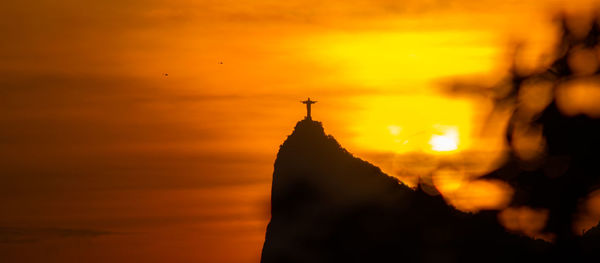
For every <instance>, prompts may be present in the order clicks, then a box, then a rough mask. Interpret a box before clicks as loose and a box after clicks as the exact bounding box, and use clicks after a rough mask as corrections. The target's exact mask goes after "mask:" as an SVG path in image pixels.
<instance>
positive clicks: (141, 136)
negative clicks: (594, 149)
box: [0, 0, 594, 262]
mask: <svg viewBox="0 0 600 263" xmlns="http://www.w3.org/2000/svg"><path fill="white" fill-rule="evenodd" d="M592 2H594V1H591V0H585V1H559V0H553V1H537V0H524V1H523V0H521V1H493V0H483V1H469V0H454V1H435V0H431V1H422V0H409V1H393V0H352V1H341V0H332V1H318V0H306V1H296V0H291V1H279V0H242V1H239V0H238V1H233V0H214V1H213V0H195V1H190V0H169V1H166V0H150V1H137V0H128V1H114V0H108V1H99V0H92V1H75V0H64V1H58V2H57V1H48V0H36V1H27V0H26V1H12V2H10V3H7V4H6V5H5V6H4V7H3V8H2V9H1V10H0V32H1V33H2V35H3V37H2V40H1V41H0V104H1V105H2V106H1V107H2V110H0V120H1V121H2V129H0V144H1V145H0V146H1V147H0V149H1V150H0V156H1V157H2V158H0V160H1V161H0V167H2V168H0V169H1V170H0V179H2V181H3V182H4V183H3V184H2V185H0V210H2V211H3V216H2V217H1V218H0V227H22V228H27V229H28V228H36V227H46V228H84V229H99V230H105V231H111V232H115V233H119V234H110V235H102V236H99V237H86V236H82V237H77V238H66V239H65V238H61V237H60V236H61V235H60V233H56V234H55V235H53V234H51V233H50V234H46V235H45V236H44V237H43V238H41V239H40V241H38V242H33V243H27V244H25V245H24V244H19V243H18V242H15V243H6V244H5V243H1V244H0V255H5V256H6V257H5V258H9V259H11V258H14V257H18V256H19V255H28V257H29V259H31V261H39V260H40V258H36V257H38V256H36V255H45V256H44V257H45V258H44V261H46V262H81V261H85V262H108V261H110V262H131V261H139V262H177V261H180V262H190V261H197V262H256V261H257V259H258V257H259V255H260V249H261V246H262V241H263V238H264V231H265V227H266V222H267V220H268V202H269V192H270V183H271V173H272V163H273V161H274V158H275V154H276V152H277V150H278V147H279V145H280V144H281V143H282V141H283V140H284V139H285V138H286V135H288V134H289V133H290V132H291V129H292V128H293V125H294V124H295V123H296V122H297V121H298V120H300V119H301V118H302V117H303V115H304V108H303V105H302V104H300V103H299V101H300V100H302V99H305V98H306V97H308V96H310V97H311V98H313V99H316V100H318V101H319V103H318V104H316V105H314V108H313V117H314V119H316V120H319V121H322V122H323V123H324V126H325V129H326V132H327V133H330V134H332V135H334V136H335V137H336V139H338V141H339V142H340V143H341V144H342V145H343V146H344V147H346V148H347V149H348V150H349V151H350V152H353V153H355V154H356V155H357V156H358V157H361V158H364V159H366V160H369V161H371V162H373V163H374V164H375V165H378V166H381V167H382V168H383V169H384V170H385V171H386V172H388V173H390V174H392V175H395V176H399V177H400V178H405V179H406V181H407V183H409V184H413V185H414V180H413V181H411V180H410V176H408V177H403V176H404V175H405V174H404V175H403V174H402V173H401V172H402V171H405V172H406V169H405V168H406V167H407V166H410V162H411V160H412V159H410V158H408V157H407V158H408V159H404V157H403V158H400V159H399V157H401V156H404V155H407V154H412V153H415V154H417V155H414V156H413V157H411V158H416V159H419V158H420V159H419V160H421V161H419V164H420V166H419V167H412V168H413V169H414V170H411V172H412V171H416V172H417V173H418V172H419V171H424V170H427V169H429V168H428V167H427V165H428V163H429V161H423V160H433V159H435V158H449V159H452V158H459V157H460V156H463V155H462V154H467V153H473V152H479V153H481V152H482V151H491V152H495V153H486V154H481V156H483V157H481V160H485V162H483V161H482V162H483V163H484V164H485V165H483V166H482V167H479V166H478V167H465V168H461V169H464V171H463V170H461V171H458V173H459V174H464V176H463V175H461V176H445V177H440V178H443V180H442V179H440V178H438V179H439V180H437V179H436V180H433V183H434V184H436V182H437V184H438V187H439V188H440V190H443V191H442V192H443V193H442V194H445V197H446V198H450V197H451V196H454V195H456V189H459V188H460V185H467V184H472V187H470V188H469V189H471V190H470V191H466V192H464V193H463V194H462V195H461V196H457V197H456V198H454V199H451V200H449V202H451V203H453V204H454V205H457V206H458V205H461V204H463V205H464V208H465V209H466V210H469V209H472V207H471V205H472V204H471V203H468V202H466V203H465V200H467V199H469V195H474V196H477V195H481V194H482V193H481V190H482V189H491V191H488V192H485V193H483V195H485V194H488V195H491V194H493V193H498V194H497V195H493V196H487V197H486V198H488V197H489V198H488V199H486V200H496V201H497V202H496V203H495V204H489V203H484V204H483V206H494V205H498V204H504V203H506V200H505V199H503V197H504V196H506V195H508V194H509V193H510V189H506V188H505V186H504V185H501V184H493V183H492V182H482V181H475V182H470V181H468V180H463V179H464V178H471V179H472V178H473V177H476V176H477V175H478V174H479V175H480V174H482V173H483V172H485V171H487V170H489V169H490V167H494V163H495V162H496V161H497V160H498V159H499V158H501V156H500V155H499V154H498V151H499V150H501V149H502V147H501V142H502V137H501V136H502V135H503V134H502V131H503V127H504V126H503V123H504V121H505V119H506V116H507V115H506V114H499V115H498V116H491V117H492V118H491V119H493V120H495V121H492V122H491V124H489V125H488V126H486V127H484V126H483V124H482V121H483V120H484V119H488V117H490V116H489V115H488V114H489V113H490V111H491V107H492V106H491V104H490V102H489V101H486V100H484V99H476V98H470V97H450V96H447V95H445V94H443V93H442V92H441V91H440V87H442V86H443V85H444V83H448V81H452V80H453V79H455V78H461V79H466V80H470V81H473V80H475V81H478V82H482V83H494V82H495V81H497V80H498V79H499V78H500V76H501V73H502V72H503V71H504V70H505V69H506V68H507V67H508V61H507V58H509V57H510V54H511V50H510V49H511V47H512V46H514V44H515V43H518V42H521V41H524V42H525V43H526V45H525V46H524V50H526V52H525V53H526V55H525V56H523V57H520V58H518V59H521V60H523V61H524V62H525V64H527V63H531V64H535V63H536V62H537V59H538V58H539V57H540V55H541V54H542V53H543V51H544V50H548V48H550V47H551V45H552V38H551V37H549V36H551V35H552V32H554V30H555V29H554V28H553V27H552V23H551V18H552V14H553V12H555V11H556V10H558V9H562V8H566V9H569V10H586V9H589V7H590V6H591V3H592ZM220 62H223V64H221V63H220ZM165 73H166V74H168V76H165ZM488 120H489V119H488ZM487 154H491V155H487ZM415 156H416V157H415ZM490 156H493V157H492V158H490ZM431 158H433V159H431ZM471 158H475V157H473V156H471ZM477 158H479V157H477ZM435 160H437V159H435ZM431 162H433V161H431ZM399 171H400V172H399ZM456 173H457V172H456V171H452V172H450V173H449V174H456ZM413 179H414V178H413ZM434 179H435V178H434ZM439 182H444V183H439ZM490 185H493V186H490ZM444 191H446V192H444ZM132 251H134V252H132ZM232 251H235V253H232ZM40 257H41V256H40Z"/></svg>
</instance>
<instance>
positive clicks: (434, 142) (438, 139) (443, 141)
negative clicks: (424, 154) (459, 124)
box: [429, 127, 458, 152]
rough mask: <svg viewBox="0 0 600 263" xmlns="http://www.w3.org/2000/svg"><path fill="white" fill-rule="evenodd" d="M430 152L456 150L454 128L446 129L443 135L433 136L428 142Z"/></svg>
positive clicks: (456, 142)
mask: <svg viewBox="0 0 600 263" xmlns="http://www.w3.org/2000/svg"><path fill="white" fill-rule="evenodd" d="M429 145H431V150H433V151H436V152H451V151H455V150H457V149H458V131H457V129H456V128H454V127H452V128H446V130H445V131H444V133H443V134H441V135H438V134H434V135H432V136H431V139H430V140H429Z"/></svg>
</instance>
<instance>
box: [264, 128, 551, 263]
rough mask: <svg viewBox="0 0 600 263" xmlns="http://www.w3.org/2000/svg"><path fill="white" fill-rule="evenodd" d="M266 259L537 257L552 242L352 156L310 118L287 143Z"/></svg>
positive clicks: (270, 262)
mask: <svg viewBox="0 0 600 263" xmlns="http://www.w3.org/2000/svg"><path fill="white" fill-rule="evenodd" d="M271 216H272V217H271V222H270V223H269V225H268V227H267V233H266V239H265V243H264V247H263V251H262V259H261V262H262V263H281V262H525V261H529V262H532V261H534V262H538V261H541V260H544V261H552V260H551V259H552V258H553V256H554V255H553V253H552V245H551V244H550V243H547V242H545V241H542V240H533V239H530V238H528V237H524V236H518V235H514V234H511V233H508V232H507V231H506V230H505V229H504V228H503V227H502V226H500V225H499V224H498V223H497V217H496V213H495V212H491V211H487V212H486V211H484V212H480V213H477V214H469V213H464V212H461V211H458V210H455V209H454V208H452V207H450V206H448V205H447V204H446V203H445V202H444V200H443V199H442V197H440V196H439V195H438V196H431V195H428V194H426V193H425V192H424V191H422V190H421V189H419V188H417V189H411V188H409V187H407V186H406V185H404V184H402V183H401V182H399V181H398V180H397V179H395V178H393V177H390V176H387V175H386V174H384V173H383V172H382V171H381V170H380V169H379V168H377V167H375V166H373V165H372V164H370V163H368V162H366V161H363V160H361V159H359V158H356V157H354V156H352V154H350V153H349V152H348V151H346V150H345V149H344V148H342V147H341V146H340V144H339V143H338V142H337V141H336V140H335V139H334V138H333V137H332V136H329V135H326V134H325V132H324V129H323V126H322V124H321V123H320V122H317V121H312V120H309V119H304V120H302V121H300V122H298V124H297V125H296V127H295V129H294V131H293V133H292V134H291V135H290V136H289V137H288V138H287V140H286V141H285V142H284V143H283V144H282V145H281V148H280V150H279V153H278V155H277V160H276V161H275V170H274V173H273V188H272V193H271Z"/></svg>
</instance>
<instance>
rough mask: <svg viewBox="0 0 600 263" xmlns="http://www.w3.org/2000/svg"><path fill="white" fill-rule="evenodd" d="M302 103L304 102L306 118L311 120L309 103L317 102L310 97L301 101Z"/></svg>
mask: <svg viewBox="0 0 600 263" xmlns="http://www.w3.org/2000/svg"><path fill="white" fill-rule="evenodd" d="M301 102H302V104H306V119H309V120H312V117H311V116H310V105H312V104H315V103H317V102H316V101H313V100H310V98H308V100H305V101H301Z"/></svg>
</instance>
